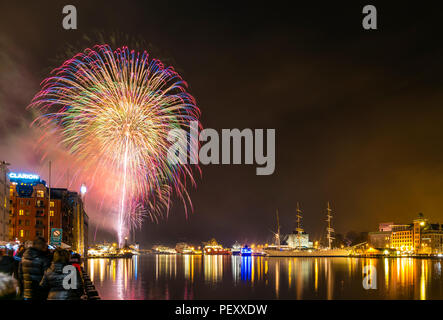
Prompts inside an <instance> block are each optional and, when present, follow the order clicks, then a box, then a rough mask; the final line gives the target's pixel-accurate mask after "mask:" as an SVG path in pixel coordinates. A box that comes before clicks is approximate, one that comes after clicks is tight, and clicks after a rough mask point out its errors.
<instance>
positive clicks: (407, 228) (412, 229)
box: [368, 213, 443, 254]
mask: <svg viewBox="0 0 443 320" xmlns="http://www.w3.org/2000/svg"><path fill="white" fill-rule="evenodd" d="M382 225H384V226H383V228H382V227H381V226H382ZM389 229H390V231H388V230H389ZM379 230H380V231H378V232H370V233H369V240H368V242H369V244H370V245H371V246H372V247H374V248H384V247H389V248H391V249H394V250H397V251H401V252H413V253H418V254H439V253H443V226H442V225H441V224H438V223H429V221H428V219H426V218H424V216H423V214H422V213H420V214H419V215H418V217H417V218H416V219H414V220H413V222H412V223H410V224H393V223H392V224H390V226H387V224H380V228H379ZM381 230H384V231H381ZM388 244H389V245H388Z"/></svg>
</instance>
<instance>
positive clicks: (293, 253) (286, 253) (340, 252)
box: [265, 248, 351, 257]
mask: <svg viewBox="0 0 443 320" xmlns="http://www.w3.org/2000/svg"><path fill="white" fill-rule="evenodd" d="M265 252H266V255H267V256H268V257H348V256H349V255H350V254H351V250H349V249H338V248H337V249H312V250H278V249H265Z"/></svg>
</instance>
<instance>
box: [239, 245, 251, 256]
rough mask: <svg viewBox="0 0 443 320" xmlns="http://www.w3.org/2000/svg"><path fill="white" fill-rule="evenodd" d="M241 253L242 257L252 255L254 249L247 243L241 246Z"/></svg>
mask: <svg viewBox="0 0 443 320" xmlns="http://www.w3.org/2000/svg"><path fill="white" fill-rule="evenodd" d="M241 255H242V257H250V256H252V249H251V248H250V247H248V246H247V245H246V246H244V247H243V248H241Z"/></svg>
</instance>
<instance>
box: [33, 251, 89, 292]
mask: <svg viewBox="0 0 443 320" xmlns="http://www.w3.org/2000/svg"><path fill="white" fill-rule="evenodd" d="M69 258H70V254H69V252H68V251H66V250H62V249H57V250H56V251H55V252H54V259H53V261H52V264H51V267H49V269H48V270H46V272H45V274H44V276H43V279H42V281H41V282H40V286H41V287H43V288H46V289H49V294H48V300H73V299H79V298H80V294H81V293H80V292H81V291H80V290H81V285H80V278H79V275H78V274H77V273H78V271H77V269H76V268H75V267H73V266H72V265H70V263H69ZM65 266H71V268H72V269H73V270H71V272H74V273H75V276H74V277H73V278H71V281H69V282H70V283H65V285H67V286H68V288H65V287H64V284H63V281H64V279H65V278H66V277H67V276H68V274H69V272H67V273H63V268H64V267H65ZM72 281H75V282H76V283H75V289H74V288H70V285H71V284H72Z"/></svg>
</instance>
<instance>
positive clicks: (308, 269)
mask: <svg viewBox="0 0 443 320" xmlns="http://www.w3.org/2000/svg"><path fill="white" fill-rule="evenodd" d="M441 264H442V261H441V260H439V259H416V258H407V257H403V258H347V257H331V258H314V257H309V258H299V257H297V258H276V257H241V256H228V255H203V256H202V255H154V254H150V255H141V256H133V257H132V258H126V259H89V260H88V262H87V270H88V273H89V276H90V278H91V280H92V281H93V283H94V284H95V286H96V288H97V290H98V292H99V294H100V296H101V298H102V299H125V300H132V299H136V300H140V299H417V300H420V299H443V278H442V270H441ZM368 271H370V272H371V280H372V281H371V282H370V286H369V288H368V285H367V284H368V283H369V282H368V280H367V278H365V277H366V276H367V273H368ZM365 281H366V282H365ZM365 283H366V286H365V285H364V284H365ZM365 287H366V288H365Z"/></svg>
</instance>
